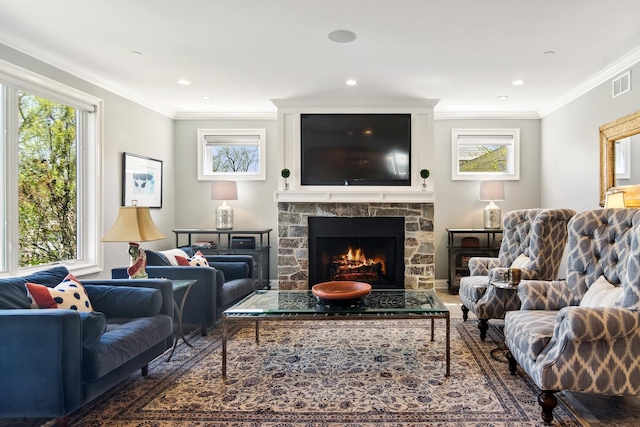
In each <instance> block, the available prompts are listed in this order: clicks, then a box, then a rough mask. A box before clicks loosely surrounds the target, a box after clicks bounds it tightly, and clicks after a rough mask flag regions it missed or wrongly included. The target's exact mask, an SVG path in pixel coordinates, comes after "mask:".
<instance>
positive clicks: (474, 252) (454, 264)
mask: <svg viewBox="0 0 640 427" xmlns="http://www.w3.org/2000/svg"><path fill="white" fill-rule="evenodd" d="M447 233H448V234H449V244H448V246H447V248H448V250H449V280H448V282H449V292H450V293H452V294H457V293H458V291H459V290H460V279H461V278H462V277H464V276H468V275H469V274H470V272H469V266H468V262H469V259H470V258H471V257H492V258H495V257H497V256H498V252H500V241H499V240H498V239H497V237H496V236H497V235H500V238H502V230H501V229H490V228H447ZM474 236H478V240H479V242H478V246H476V247H464V246H462V238H463V237H474Z"/></svg>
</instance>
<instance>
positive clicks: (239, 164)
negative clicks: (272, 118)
mask: <svg viewBox="0 0 640 427" xmlns="http://www.w3.org/2000/svg"><path fill="white" fill-rule="evenodd" d="M265 144H266V131H265V129H198V179H199V180H201V181H206V180H215V179H232V180H264V179H266V170H265V169H266V162H265Z"/></svg>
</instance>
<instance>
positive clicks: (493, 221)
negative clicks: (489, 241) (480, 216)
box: [480, 181, 504, 228]
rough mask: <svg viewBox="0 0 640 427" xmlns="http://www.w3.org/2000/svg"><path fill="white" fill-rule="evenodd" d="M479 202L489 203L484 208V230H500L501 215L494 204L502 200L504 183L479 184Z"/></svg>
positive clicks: (488, 182)
mask: <svg viewBox="0 0 640 427" xmlns="http://www.w3.org/2000/svg"><path fill="white" fill-rule="evenodd" d="M480 200H481V201H485V202H486V201H489V204H488V205H487V206H486V207H485V208H484V228H500V225H501V222H502V213H501V211H500V207H499V206H498V205H496V204H495V203H494V202H495V201H496V200H504V182H503V181H482V182H480Z"/></svg>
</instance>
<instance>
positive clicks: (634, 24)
mask: <svg viewBox="0 0 640 427" xmlns="http://www.w3.org/2000/svg"><path fill="white" fill-rule="evenodd" d="M638 17H640V1H638V0H606V1H605V0H179V1H178V0H53V1H52V0H0V42H2V43H5V44H7V45H8V46H10V47H13V48H16V49H18V50H20V51H22V52H25V53H27V54H30V55H32V56H35V57H36V58H38V59H41V60H43V61H45V62H48V63H50V64H52V65H55V66H56V67H60V68H62V69H64V70H66V71H69V72H71V73H73V74H75V75H77V76H79V77H82V78H84V79H87V80H89V81H91V82H93V83H95V84H98V85H99V86H102V87H104V88H106V89H109V90H111V91H113V92H115V93H117V94H120V95H122V96H125V97H127V98H129V99H131V100H133V101H135V102H138V103H140V104H142V105H145V106H147V107H150V108H152V109H154V110H155V111H158V112H161V113H163V114H165V115H167V116H169V117H176V116H177V117H180V116H189V114H190V113H201V114H204V113H271V114H273V113H274V112H275V111H276V108H275V106H274V105H273V104H272V103H271V101H270V99H281V98H316V99H318V98H331V99H345V98H347V99H350V98H355V99H367V98H376V99H380V98H430V99H441V101H440V103H439V104H438V105H437V107H436V114H443V115H446V114H451V115H455V114H458V113H463V112H464V113H471V114H473V113H477V114H480V113H488V112H492V113H496V112H502V113H505V114H512V115H514V114H522V115H527V114H532V113H533V114H538V115H542V116H543V115H545V114H546V113H548V112H550V111H553V109H555V108H557V107H558V106H560V105H562V104H563V103H564V102H567V101H568V100H570V99H572V97H574V96H576V95H577V94H580V93H581V92H582V91H584V90H586V89H588V88H590V87H593V85H595V84H597V83H601V82H603V81H606V80H607V79H610V78H611V77H614V76H615V75H616V74H619V73H620V72H622V71H624V70H625V69H626V68H628V67H629V66H630V65H632V64H633V63H635V62H637V61H638V60H640V49H638V48H639V47H640V25H639V24H638ZM338 29H345V30H350V31H353V32H354V33H356V35H357V39H356V40H355V41H354V42H352V43H342V44H340V43H334V42H332V41H330V40H329V39H328V38H327V34H328V33H329V32H331V31H334V30H338ZM132 51H138V52H141V53H142V55H140V54H136V53H132ZM546 51H554V52H555V54H553V55H545V54H544V52H546ZM178 79H187V80H189V81H191V82H192V84H191V85H189V86H180V85H178V84H177V83H176V82H177V80H178ZM347 79H356V80H357V81H358V85H356V86H347V85H346V84H345V81H346V80H347ZM515 79H522V80H524V81H525V84H524V85H522V86H513V85H511V84H510V83H511V81H513V80H515ZM501 95H506V96H508V97H509V98H508V99H507V100H502V101H501V100H498V96H501ZM202 96H210V97H211V98H212V99H211V100H203V99H202Z"/></svg>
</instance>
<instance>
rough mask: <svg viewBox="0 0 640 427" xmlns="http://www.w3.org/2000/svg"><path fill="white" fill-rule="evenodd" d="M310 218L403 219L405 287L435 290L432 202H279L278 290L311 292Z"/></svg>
mask: <svg viewBox="0 0 640 427" xmlns="http://www.w3.org/2000/svg"><path fill="white" fill-rule="evenodd" d="M310 216H337V217H376V216H401V217H404V218H405V223H404V228H405V230H404V232H405V237H404V239H405V240H404V247H405V250H404V271H405V278H404V287H405V289H433V287H434V280H435V263H434V252H435V251H434V235H433V203H315V202H279V203H278V287H279V288H280V289H286V290H289V289H300V290H303V289H308V287H309V284H308V280H309V250H308V246H307V244H308V242H307V239H308V234H309V233H308V232H309V225H308V220H307V218H309V217H310Z"/></svg>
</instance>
